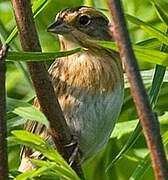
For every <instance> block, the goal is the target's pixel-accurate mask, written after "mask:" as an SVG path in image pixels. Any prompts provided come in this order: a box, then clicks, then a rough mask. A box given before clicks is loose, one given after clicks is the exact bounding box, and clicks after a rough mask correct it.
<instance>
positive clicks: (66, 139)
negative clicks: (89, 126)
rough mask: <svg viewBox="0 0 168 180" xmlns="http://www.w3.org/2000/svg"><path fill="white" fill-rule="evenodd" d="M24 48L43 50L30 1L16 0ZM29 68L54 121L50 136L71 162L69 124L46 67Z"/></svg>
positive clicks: (33, 65) (77, 168)
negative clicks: (68, 146)
mask: <svg viewBox="0 0 168 180" xmlns="http://www.w3.org/2000/svg"><path fill="white" fill-rule="evenodd" d="M12 5H13V9H14V14H15V18H16V22H17V27H18V31H19V36H20V41H21V45H22V48H23V50H24V51H41V47H40V43H39V39H38V35H37V31H36V28H35V25H34V21H33V15H32V9H31V1H30V0H12ZM28 68H29V71H30V74H31V78H32V81H33V84H34V87H35V91H36V94H37V98H38V101H39V104H40V107H41V110H42V111H43V113H44V114H45V116H46V117H47V119H48V121H49V122H50V130H49V132H50V134H51V136H52V138H53V140H54V143H55V145H56V147H57V150H58V151H59V152H60V153H61V154H62V155H63V157H64V158H65V159H66V160H67V161H68V159H69V157H70V155H71V153H72V151H71V149H72V148H71V149H68V148H65V145H67V144H69V143H70V141H71V134H70V130H69V128H68V126H67V124H66V121H65V119H64V116H63V113H62V111H61V108H60V105H59V103H58V100H57V97H56V95H55V93H54V89H53V86H52V82H51V80H50V78H49V75H48V72H47V70H46V66H45V64H44V63H42V62H31V63H28ZM73 168H74V170H75V171H76V172H77V174H78V175H81V168H80V166H79V165H78V164H77V162H75V163H74V165H73Z"/></svg>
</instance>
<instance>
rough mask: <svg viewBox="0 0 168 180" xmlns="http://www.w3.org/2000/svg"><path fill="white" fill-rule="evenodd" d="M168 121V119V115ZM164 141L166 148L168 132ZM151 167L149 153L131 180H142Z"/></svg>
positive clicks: (164, 136)
mask: <svg viewBox="0 0 168 180" xmlns="http://www.w3.org/2000/svg"><path fill="white" fill-rule="evenodd" d="M167 119H168V114H167ZM162 141H163V144H164V146H166V145H167V144H168V132H166V133H164V134H163V136H162ZM150 166H151V160H150V154H149V153H148V154H147V155H146V156H145V157H144V159H143V160H142V161H140V163H139V164H138V166H137V167H136V169H135V171H134V172H133V174H132V175H131V176H130V178H129V180H140V179H141V178H142V177H143V175H144V173H145V172H146V170H148V169H149V167H150Z"/></svg>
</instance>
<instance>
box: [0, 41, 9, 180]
mask: <svg viewBox="0 0 168 180" xmlns="http://www.w3.org/2000/svg"><path fill="white" fill-rule="evenodd" d="M6 51H7V49H6V48H4V47H2V44H1V41H0V180H8V156H7V155H8V154H7V140H6V138H7V127H6V93H5V72H6V66H5V55H6Z"/></svg>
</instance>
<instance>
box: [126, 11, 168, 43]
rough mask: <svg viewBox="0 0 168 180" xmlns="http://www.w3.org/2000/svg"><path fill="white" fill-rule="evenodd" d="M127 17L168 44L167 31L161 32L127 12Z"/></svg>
mask: <svg viewBox="0 0 168 180" xmlns="http://www.w3.org/2000/svg"><path fill="white" fill-rule="evenodd" d="M126 18H127V19H128V20H129V21H130V22H132V23H134V24H136V25H138V26H139V27H140V28H142V29H143V30H144V31H145V32H147V33H148V34H149V35H151V36H152V37H153V38H156V39H158V40H159V41H160V42H162V43H164V44H166V45H168V36H167V35H166V34H165V33H163V32H161V31H160V30H158V29H156V28H154V27H153V26H151V25H149V24H148V23H146V22H144V21H141V20H140V19H138V18H136V17H134V16H132V15H129V14H126Z"/></svg>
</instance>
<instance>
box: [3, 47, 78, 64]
mask: <svg viewBox="0 0 168 180" xmlns="http://www.w3.org/2000/svg"><path fill="white" fill-rule="evenodd" d="M80 50H81V48H76V49H73V50H70V51H62V52H45V53H44V52H13V51H11V52H8V54H7V57H6V58H7V60H12V61H27V62H28V61H46V60H54V59H56V58H60V57H65V56H69V55H72V54H74V53H76V52H79V51H80Z"/></svg>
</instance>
